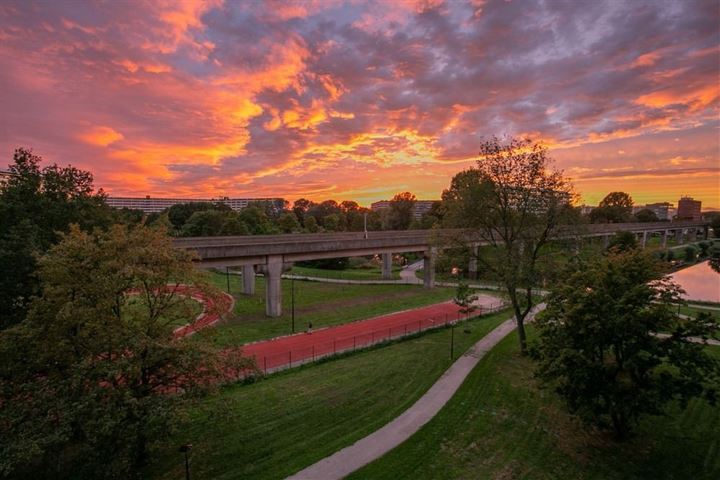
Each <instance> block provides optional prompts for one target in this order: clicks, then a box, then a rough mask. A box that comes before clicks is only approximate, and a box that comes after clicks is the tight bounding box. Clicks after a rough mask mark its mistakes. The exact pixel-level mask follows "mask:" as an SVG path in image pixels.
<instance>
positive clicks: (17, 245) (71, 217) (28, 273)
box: [0, 148, 115, 329]
mask: <svg viewBox="0 0 720 480" xmlns="http://www.w3.org/2000/svg"><path fill="white" fill-rule="evenodd" d="M41 161H42V158H40V157H39V156H37V155H35V154H33V152H32V151H31V150H29V149H24V148H20V149H17V150H15V153H14V155H13V163H12V164H11V165H10V166H9V167H8V170H9V176H8V178H7V179H6V180H5V181H3V182H0V265H2V275H0V329H2V328H5V327H7V326H10V325H13V324H15V323H18V322H20V321H21V320H23V319H24V318H25V315H26V312H27V308H28V304H29V302H30V299H31V298H32V296H33V295H35V294H37V293H38V288H39V284H38V280H37V277H36V276H35V267H36V255H37V254H39V253H43V252H45V251H46V250H47V249H48V248H49V247H50V246H51V245H53V244H54V243H56V242H57V241H58V234H59V233H60V232H66V231H67V230H68V226H69V225H70V224H71V223H77V224H78V225H80V227H81V228H83V229H92V228H93V227H96V226H101V227H107V226H108V225H110V223H112V222H113V221H114V220H115V219H114V218H113V215H114V212H113V210H112V209H110V207H108V206H107V205H106V204H105V194H104V193H103V192H102V190H100V191H97V192H96V191H95V190H94V187H93V178H92V175H91V174H90V173H89V172H86V171H83V170H78V169H77V168H75V167H72V166H67V167H59V166H57V165H49V166H46V167H44V168H40V163H41Z"/></svg>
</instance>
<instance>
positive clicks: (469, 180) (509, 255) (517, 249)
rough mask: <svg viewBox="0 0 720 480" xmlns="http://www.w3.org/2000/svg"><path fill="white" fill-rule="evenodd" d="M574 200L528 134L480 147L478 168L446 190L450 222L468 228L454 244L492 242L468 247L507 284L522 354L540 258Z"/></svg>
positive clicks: (468, 172) (545, 155)
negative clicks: (526, 318)
mask: <svg viewBox="0 0 720 480" xmlns="http://www.w3.org/2000/svg"><path fill="white" fill-rule="evenodd" d="M572 199H573V193H572V187H571V185H570V184H569V182H568V181H567V180H566V179H565V178H564V177H563V174H562V172H560V171H556V170H552V169H551V160H550V159H549V158H548V156H547V149H546V148H545V147H544V146H542V145H541V144H539V143H535V142H533V141H531V140H530V139H515V138H510V139H506V140H502V139H499V138H497V137H493V138H492V139H490V140H489V141H486V142H484V143H483V144H482V145H481V146H480V159H479V160H478V162H477V167H476V168H471V169H469V170H466V171H463V172H460V173H459V174H457V175H456V176H455V177H454V178H453V180H452V182H451V184H450V188H449V189H448V190H446V191H444V192H443V203H444V204H445V207H446V208H447V213H446V215H445V224H446V225H447V226H449V227H454V228H460V229H462V230H463V233H462V234H460V235H459V236H458V237H457V238H455V239H453V240H452V243H454V244H455V245H456V246H464V245H467V243H468V242H469V241H470V242H472V241H478V242H482V243H485V244H487V245H488V247H487V248H482V249H471V250H470V251H469V252H468V254H469V255H470V256H471V257H474V258H476V259H477V261H478V263H479V264H480V265H481V266H482V267H483V268H484V269H485V270H487V271H489V272H490V273H492V274H493V276H494V277H495V278H497V279H498V280H499V281H500V282H501V283H502V285H503V286H504V287H505V291H506V292H507V294H508V297H509V299H510V303H511V305H512V308H513V311H514V312H515V319H516V322H517V330H518V337H519V342H520V351H521V353H523V354H525V353H526V351H527V341H526V335H525V328H524V322H525V317H527V315H528V314H529V313H530V310H531V309H532V307H533V305H534V299H533V291H532V289H533V287H534V286H535V285H536V284H537V283H538V280H539V276H540V275H539V274H540V268H539V264H540V260H541V258H542V257H543V256H544V255H546V254H547V249H546V248H545V246H546V244H547V243H548V241H549V240H550V239H551V238H552V237H553V235H555V234H556V233H557V232H558V230H559V228H560V227H561V223H562V221H563V219H567V218H569V216H570V214H571V212H572V208H571V206H570V203H571V201H572Z"/></svg>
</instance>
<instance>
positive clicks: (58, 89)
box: [0, 0, 720, 208]
mask: <svg viewBox="0 0 720 480" xmlns="http://www.w3.org/2000/svg"><path fill="white" fill-rule="evenodd" d="M719 10H720V9H718V4H717V2H716V1H710V0H708V1H702V0H698V1H684V2H677V1H674V0H668V1H661V0H658V1H651V2H620V1H604V2H602V1H597V2H595V1H593V2H589V1H588V2H586V1H577V2H554V1H550V2H540V1H537V2H534V1H505V0H472V1H468V2H460V1H452V2H443V1H423V0H417V1H415V0H403V1H400V0H378V1H362V2H361V1H354V0H347V1H342V0H315V1H313V0H307V1H297V2H291V1H278V2H274V1H248V2H230V1H225V2H224V1H222V0H215V1H207V2H191V1H146V2H144V1H123V2H103V3H98V4H94V3H91V2H69V1H66V2H43V3H30V2H24V1H10V2H3V3H2V4H0V101H1V103H2V119H1V120H0V152H2V155H3V162H2V163H3V166H4V165H6V164H7V163H9V162H10V160H11V158H12V152H13V150H14V149H15V148H17V147H31V148H33V149H34V151H35V152H36V153H37V154H39V155H42V156H43V157H44V158H45V159H46V160H47V161H50V162H57V163H61V164H67V163H72V164H73V165H75V166H77V167H80V168H84V169H87V170H90V171H92V172H93V174H94V175H95V184H96V186H98V187H102V188H104V189H105V190H106V191H107V192H108V193H110V194H111V195H117V196H145V195H152V196H157V197H163V196H173V197H179V196H182V197H191V198H193V197H195V198H202V197H217V196H229V197H255V196H256V197H271V196H272V197H275V196H282V197H285V198H286V199H288V200H294V199H297V198H300V197H305V198H310V199H314V200H322V199H328V198H333V199H335V200H338V201H340V200H345V199H353V200H356V201H358V202H359V203H361V204H364V205H368V204H369V203H370V202H372V201H375V200H379V199H387V198H389V197H391V196H392V195H393V194H395V193H398V192H401V191H406V190H409V191H412V192H414V193H415V194H416V195H417V197H418V198H427V199H433V198H438V197H439V196H440V193H441V191H442V190H443V189H444V188H446V187H447V186H448V183H449V181H450V178H451V177H452V176H453V175H454V174H455V173H457V172H458V171H460V170H462V169H463V168H466V167H469V166H471V165H472V164H473V162H474V161H475V160H476V159H477V151H478V145H479V144H480V142H481V140H482V139H483V138H487V137H488V136H491V135H506V134H507V135H530V136H532V137H533V138H535V139H542V140H543V141H544V142H545V143H546V144H547V145H548V146H549V147H550V148H551V155H552V156H553V157H554V158H555V159H556V160H557V163H558V165H559V167H560V168H562V169H564V170H565V172H566V173H567V175H568V176H570V177H571V178H572V179H573V181H574V183H575V186H576V188H577V190H578V192H579V193H580V194H581V196H582V201H583V202H585V203H590V204H596V203H597V202H598V201H599V200H600V199H601V198H602V197H603V196H604V195H605V194H606V193H608V192H609V191H613V190H624V191H627V192H629V193H630V194H631V195H632V196H633V198H634V199H635V201H636V202H637V203H645V202H657V201H671V202H677V199H678V198H679V197H680V196H681V195H683V194H688V195H691V196H693V197H695V198H696V199H699V200H702V201H703V207H704V208H713V207H714V208H719V207H720V131H719V127H720V117H719V114H720V108H719V106H720V30H719V29H718V25H719V24H720V13H719ZM3 168H4V167H3Z"/></svg>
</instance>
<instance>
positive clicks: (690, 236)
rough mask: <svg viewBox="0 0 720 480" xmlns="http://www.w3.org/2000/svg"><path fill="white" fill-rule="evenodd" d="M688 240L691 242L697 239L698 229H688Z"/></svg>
mask: <svg viewBox="0 0 720 480" xmlns="http://www.w3.org/2000/svg"><path fill="white" fill-rule="evenodd" d="M688 240H689V241H691V242H695V241H697V229H696V228H693V229H691V230H688Z"/></svg>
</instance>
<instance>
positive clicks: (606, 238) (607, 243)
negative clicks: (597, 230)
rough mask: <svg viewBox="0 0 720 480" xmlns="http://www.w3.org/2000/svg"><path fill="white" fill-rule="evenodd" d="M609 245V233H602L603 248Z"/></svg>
mask: <svg viewBox="0 0 720 480" xmlns="http://www.w3.org/2000/svg"><path fill="white" fill-rule="evenodd" d="M609 245H610V235H603V248H608V246H609Z"/></svg>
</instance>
